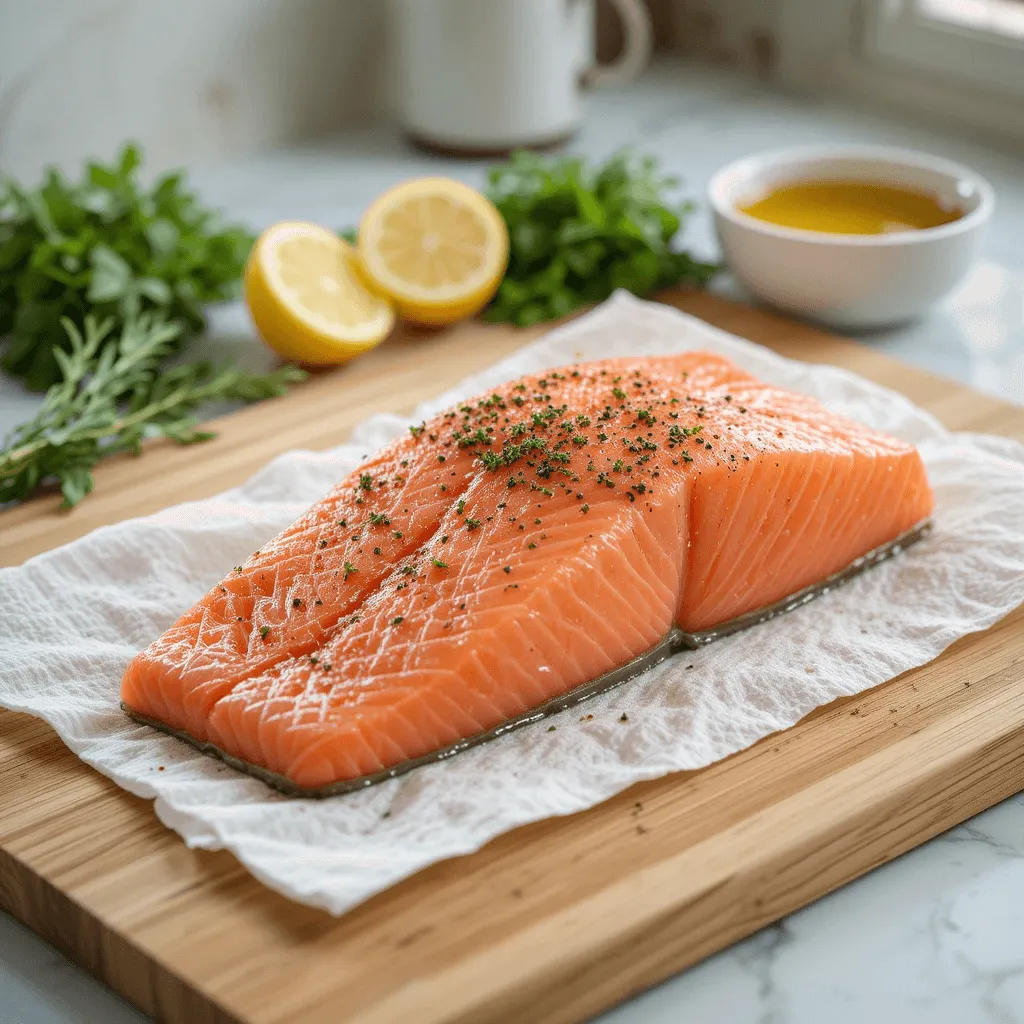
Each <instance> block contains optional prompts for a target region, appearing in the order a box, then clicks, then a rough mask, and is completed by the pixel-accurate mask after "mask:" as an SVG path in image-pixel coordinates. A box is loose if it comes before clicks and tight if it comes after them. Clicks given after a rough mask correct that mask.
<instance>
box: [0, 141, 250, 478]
mask: <svg viewBox="0 0 1024 1024" xmlns="http://www.w3.org/2000/svg"><path fill="white" fill-rule="evenodd" d="M140 163H141V156H140V153H139V150H138V149H137V148H136V147H135V146H132V145H128V146H125V148H124V149H123V150H122V152H121V154H120V156H119V157H118V158H117V159H116V160H115V161H114V163H112V164H111V165H109V166H104V165H102V164H95V163H94V164H89V165H87V167H86V168H85V172H84V174H83V175H82V178H81V180H80V181H79V182H77V183H74V182H70V181H67V180H66V179H65V178H64V177H63V175H61V174H60V172H58V171H57V170H55V169H50V170H49V171H47V172H46V174H45V175H44V177H43V181H42V183H41V184H40V185H38V186H37V187H36V188H35V189H29V188H26V187H24V186H22V185H20V184H18V183H17V182H15V181H13V180H10V179H4V178H2V177H0V339H4V338H6V339H7V347H6V351H5V352H4V356H3V361H2V365H3V368H4V370H6V371H7V372H8V373H10V374H13V375H14V376H17V377H20V378H22V379H23V380H24V381H25V383H26V385H27V386H28V387H29V388H31V389H33V390H37V391H45V390H46V389H47V388H48V387H51V386H52V385H54V384H56V383H57V382H58V381H59V380H60V379H61V367H60V363H59V362H58V360H57V358H56V356H55V355H54V350H55V349H59V350H62V351H65V352H67V351H69V343H68V336H67V334H66V333H65V331H64V330H63V328H62V327H61V318H62V317H65V316H66V317H68V318H69V319H70V320H71V321H72V322H73V323H74V324H76V325H77V326H78V327H79V328H82V327H83V326H84V324H85V317H86V315H87V314H89V313H92V314H93V315H95V316H97V317H98V318H100V319H103V318H106V317H108V316H112V317H114V321H115V323H114V326H115V328H118V329H119V328H120V327H122V326H123V325H124V323H125V322H126V321H127V320H129V319H133V318H135V317H137V316H138V315H139V314H140V313H145V312H155V313H160V314H163V315H164V316H165V317H166V319H167V320H168V321H172V320H173V321H177V322H179V323H180V325H181V330H180V331H179V334H178V336H177V338H176V340H175V341H174V345H173V346H172V347H173V348H175V349H177V348H180V346H181V344H182V343H183V342H184V340H185V338H186V337H187V336H189V335H191V334H193V333H195V332H196V331H198V330H200V329H201V328H202V327H203V326H204V319H203V306H204V305H205V304H206V303H210V302H217V301H220V300H223V299H227V298H231V297H233V296H234V295H235V294H236V293H237V290H238V282H239V279H240V277H241V273H242V268H243V267H244V265H245V259H246V256H247V255H248V252H249V249H250V247H251V245H252V241H253V238H252V235H251V234H250V233H249V232H248V231H247V230H245V229H244V228H242V227H238V226H231V225H224V224H222V223H221V222H220V220H219V218H218V217H217V216H216V215H215V214H214V213H213V212H212V211H210V210H208V209H206V208H204V207H203V206H202V205H201V204H200V203H199V201H198V199H197V197H196V196H195V195H194V194H193V193H192V192H190V191H189V190H188V189H187V188H185V185H184V179H183V177H182V175H181V174H171V175H166V176H165V177H163V178H161V179H160V180H159V181H158V182H157V183H156V185H155V186H154V187H153V188H152V189H148V190H147V189H146V188H145V187H144V186H143V185H141V184H140V182H139V181H138V180H137V177H136V174H137V171H138V168H139V165H140ZM118 333H119V332H118V330H115V331H114V332H113V333H112V334H110V335H109V338H110V339H111V341H110V343H111V344H113V339H115V338H116V337H117V336H118ZM72 491H73V492H74V485H72Z"/></svg>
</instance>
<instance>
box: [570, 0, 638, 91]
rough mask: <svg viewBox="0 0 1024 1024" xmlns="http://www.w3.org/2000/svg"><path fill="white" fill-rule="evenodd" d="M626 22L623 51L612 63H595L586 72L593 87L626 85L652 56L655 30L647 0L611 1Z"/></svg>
mask: <svg viewBox="0 0 1024 1024" xmlns="http://www.w3.org/2000/svg"><path fill="white" fill-rule="evenodd" d="M609 2H610V3H611V5H612V7H613V8H614V9H615V13H616V14H618V16H619V18H620V19H621V21H622V34H623V38H624V40H625V42H624V44H623V47H622V53H620V54H619V56H618V57H616V58H615V60H614V61H612V62H611V63H610V64H595V65H594V66H593V67H592V68H588V69H587V71H585V72H584V74H583V83H584V84H585V85H589V86H597V87H599V88H600V87H601V86H605V85H622V84H624V83H626V82H630V81H632V80H633V79H634V78H636V76H637V75H639V74H640V72H641V71H643V69H644V68H645V67H647V62H648V61H649V60H650V59H651V49H652V47H653V45H654V38H653V37H654V31H653V29H652V27H651V15H650V13H649V12H648V10H647V5H646V4H645V3H644V0H609Z"/></svg>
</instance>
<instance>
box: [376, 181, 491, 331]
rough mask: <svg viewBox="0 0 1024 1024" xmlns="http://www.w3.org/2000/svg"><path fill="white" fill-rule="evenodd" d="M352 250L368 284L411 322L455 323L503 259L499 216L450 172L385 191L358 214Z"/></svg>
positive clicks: (482, 300)
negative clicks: (356, 246)
mask: <svg viewBox="0 0 1024 1024" xmlns="http://www.w3.org/2000/svg"><path fill="white" fill-rule="evenodd" d="M359 255H360V257H361V260H362V267H363V270H364V272H365V274H366V275H367V277H368V278H369V280H370V282H371V283H372V284H373V285H374V286H375V287H377V288H379V289H380V290H381V291H382V292H383V293H384V294H385V295H387V296H389V297H390V298H391V299H392V300H393V301H394V303H395V305H396V306H397V307H398V311H399V313H400V314H401V315H402V316H403V317H404V318H405V319H407V320H411V321H412V322H414V323H420V324H428V325H441V324H450V323H454V322H455V321H456V320H461V319H463V318H464V317H467V316H472V314H474V313H476V312H478V311H479V310H480V309H482V308H483V307H484V306H485V305H486V304H487V302H488V301H489V300H490V299H491V297H492V296H493V295H494V293H495V291H497V288H498V285H499V283H500V282H501V278H502V275H503V274H504V273H505V267H506V266H507V264H508V231H507V230H506V228H505V222H504V220H502V217H501V214H500V213H499V212H498V211H497V209H496V208H495V207H494V205H493V204H492V203H491V202H490V200H488V199H487V198H486V197H484V196H483V195H481V194H480V193H479V192H477V191H476V190H475V189H472V188H470V187H469V186H468V185H463V184H462V182H459V181H453V180H452V179H451V178H416V179H414V180H412V181H407V182H404V183H403V184H401V185H397V186H396V187H395V188H392V189H389V190H388V191H387V192H385V193H384V194H383V195H382V196H380V198H378V199H377V200H376V201H375V202H374V203H373V204H372V205H371V206H370V208H369V209H368V210H367V211H366V213H365V214H364V215H363V219H362V221H361V222H360V224H359Z"/></svg>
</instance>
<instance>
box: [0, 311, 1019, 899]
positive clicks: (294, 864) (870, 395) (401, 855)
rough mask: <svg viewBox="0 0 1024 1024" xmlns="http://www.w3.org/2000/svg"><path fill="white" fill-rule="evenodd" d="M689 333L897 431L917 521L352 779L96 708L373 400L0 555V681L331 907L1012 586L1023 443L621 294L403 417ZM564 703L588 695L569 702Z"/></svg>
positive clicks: (382, 433)
mask: <svg viewBox="0 0 1024 1024" xmlns="http://www.w3.org/2000/svg"><path fill="white" fill-rule="evenodd" d="M689 348H706V349H711V350H713V351H716V352H720V353H723V354H724V355H727V356H729V357H730V358H732V359H734V360H735V361H736V362H737V363H739V364H740V365H742V366H743V367H745V368H746V369H747V370H749V371H750V372H752V373H753V374H755V375H756V376H758V377H761V378H762V379H764V380H768V381H772V382H774V383H777V384H781V385H784V386H786V387H790V388H793V389H796V390H799V391H804V392H808V393H810V394H813V395H816V396H817V397H818V398H820V399H821V400H822V401H823V402H824V403H825V404H826V405H827V406H829V407H830V408H832V409H834V410H836V411H838V412H841V413H845V414H846V415H848V416H851V417H853V418H855V419H858V420H861V421H863V422H864V423H867V424H869V425H870V426H872V427H877V428H880V429H882V430H886V431H889V432H890V433H893V434H896V435H898V436H899V437H902V438H904V439H906V440H908V441H912V442H913V443H915V444H917V445H918V446H919V447H920V450H921V453H922V455H923V456H924V459H925V462H926V464H927V467H928V474H929V478H930V480H931V483H932V486H933V487H934V488H935V493H936V497H937V501H938V506H937V512H936V516H935V520H936V529H935V531H934V533H933V534H932V535H931V536H930V537H929V538H928V539H926V540H925V541H923V542H922V543H920V544H918V545H916V546H914V547H913V548H911V549H910V550H909V551H907V552H906V553H905V554H903V555H901V556H900V557H898V558H896V559H894V560H892V561H890V562H887V563H886V564H884V565H882V566H880V567H878V568H875V569H872V570H871V571H870V572H869V573H867V574H866V575H864V576H862V577H860V578H858V579H856V580H855V581H853V582H852V583H850V584H849V585H847V586H845V587H842V588H840V589H839V590H837V591H835V592H833V593H831V594H829V595H828V596H826V597H824V598H820V599H818V600H816V601H814V602H812V603H811V604H809V605H807V606H806V607H804V608H803V609H801V610H799V611H797V612H794V613H792V614H789V615H785V616H782V617H781V618H778V619H775V620H774V621H772V622H769V623H766V624H764V625H761V626H758V627H756V628H754V629H751V630H748V631H746V632H745V633H741V634H739V635H737V636H734V637H731V638H729V639H726V640H722V641H719V642H717V643H715V644H712V645H711V646H709V647H706V648H704V649H702V650H700V651H698V652H694V653H684V654H682V655H680V656H678V657H676V658H674V659H672V660H670V661H668V662H666V663H664V664H663V665H661V666H659V667H658V668H656V669H654V670H652V671H651V672H649V673H647V674H646V675H645V676H643V677H641V678H640V679H637V680H635V681H633V682H631V683H629V684H627V685H625V686H623V687H621V688H619V689H618V690H616V691H613V692H612V693H609V694H606V695H604V696H603V697H599V698H597V699H595V700H593V701H591V702H589V703H588V704H587V705H586V706H585V709H583V710H570V711H567V712H564V713H563V714H561V715H560V716H558V717H557V718H555V719H551V720H549V721H545V722H544V723H542V724H541V725H539V726H532V727H528V728H526V729H523V730H521V731H519V732H516V733H514V734H511V735H509V736H506V737H503V738H501V739H498V740H495V741H493V742H490V743H488V744H485V745H484V746H481V747H477V748H475V749H473V750H470V751H468V752H466V753H463V754H460V755H459V756H458V757H455V758H452V759H451V760H449V761H447V762H444V763H442V764H437V765H432V766H429V767H426V768H421V769H418V770H417V771H414V772H412V773H411V774H409V775H406V776H404V777H402V778H400V779H395V780H392V781H390V782H387V783H384V784H382V785H379V786H376V787H374V788H372V789H370V790H367V791H365V792H362V793H357V794H351V795H348V796H341V797H336V798H333V799H329V800H324V801H314V800H295V799H289V798H287V797H283V796H281V795H279V794H277V793H275V792H273V791H272V790H270V789H268V788H267V787H266V786H264V785H263V784H262V783H260V782H257V781H256V780H254V779H251V778H248V777H247V776H244V775H240V774H238V773H236V772H235V771H233V770H232V769H230V768H227V767H225V766H224V765H222V764H221V763H219V762H218V761H215V760H212V759H210V758H208V757H204V756H202V755H200V754H197V753H196V752H195V751H193V750H192V749H191V748H190V747H188V746H186V745H185V744H184V743H181V742H179V741H177V740H175V739H172V738H170V737H167V736H164V735H161V734H159V733H157V732H155V731H153V730H151V729H148V728H145V727H140V726H137V725H134V724H133V723H132V722H130V721H129V720H128V719H127V718H125V717H124V715H123V714H122V713H121V711H120V710H119V707H118V693H119V685H120V680H121V675H122V672H123V671H124V667H125V665H126V664H127V663H128V661H129V660H130V659H131V657H132V656H133V655H134V654H135V653H136V652H137V651H139V650H140V649H141V648H142V647H144V646H145V645H146V644H148V643H149V642H150V641H151V640H153V639H154V638H155V637H156V636H157V635H158V634H159V633H160V632H161V631H162V630H164V629H166V628H167V627H168V626H169V625H170V624H171V622H172V621H173V620H174V619H175V618H176V617H177V616H178V615H179V614H181V612H182V611H184V610H185V609H186V608H187V607H189V606H190V605H191V604H192V603H193V602H194V601H195V600H196V599H198V598H199V597H200V596H201V595H202V594H203V593H204V592H205V591H206V590H207V589H208V588H209V587H210V586H211V585H213V584H214V583H215V582H216V581H217V580H218V579H220V577H221V576H222V575H223V573H224V571H225V569H226V568H229V567H230V566H232V565H235V564H237V563H239V562H241V561H242V560H243V559H244V558H245V557H246V556H247V555H248V554H249V553H250V552H251V551H253V550H255V549H256V548H258V547H260V546H261V545H262V544H263V543H264V542H265V541H266V540H267V539H268V538H270V537H271V536H273V535H274V534H275V533H277V532H278V531H279V530H281V529H282V528H283V527H285V526H286V525H288V523H290V522H291V521H292V520H293V519H294V518H295V517H296V516H297V515H298V514H299V513H300V512H302V511H303V509H305V508H306V506H308V505H309V504H310V503H311V502H313V501H315V500H316V499H317V498H319V497H320V496H321V495H323V494H324V493H325V492H326V491H327V490H328V489H329V488H330V487H331V486H332V485H333V484H334V483H335V482H336V481H337V480H338V479H340V478H341V477H342V476H343V475H344V474H346V473H347V472H349V471H350V470H351V469H352V468H353V467H354V466H355V465H356V464H357V463H358V462H359V461H360V459H361V458H362V457H363V456H365V455H366V454H368V453H369V452H370V451H372V450H373V449H375V448H377V447H379V446H380V445H383V444H384V443H386V442H387V441H389V440H390V439H391V438H393V437H395V436H396V435H397V434H400V433H402V432H403V431H404V430H405V429H406V425H407V423H408V422H410V421H406V420H401V419H399V418H397V417H394V416H375V417H373V418H372V419H370V420H368V421H367V422H365V423H363V424H362V425H361V426H360V427H359V428H358V429H357V430H356V432H355V434H354V436H353V440H352V443H350V444H347V445H344V446H342V447H341V448H338V449H335V450H334V451H331V452H327V453H323V454H314V453H310V452H291V453H289V454H287V455H282V456H281V457H279V458H277V459H275V460H274V461H273V462H271V463H270V464H269V465H268V466H266V467H265V468H264V469H263V470H261V471H260V472H259V473H257V474H256V475H255V476H254V477H253V478H252V479H250V480H249V481H248V482H247V483H246V484H244V485H243V486H241V487H238V488H236V489H234V490H231V491H228V492H226V493H224V494H222V495H220V496H219V497H216V498H211V499H209V500H207V501H197V502H191V503H188V504H184V505H179V506H176V507H174V508H170V509H167V510H166V511H164V512H161V513H159V514H157V515H154V516H149V517H146V518H144V519H136V520H132V521H129V522H125V523H119V524H117V525H116V526H110V527H105V528H103V529H100V530H97V531H95V532H94V533H91V534H89V535H88V536H87V537H84V538H82V539H81V540H78V541H75V542H74V543H72V544H69V545H67V546H66V547H63V548H59V549H57V550H55V551H51V552H49V553H47V554H44V555H40V556H39V557H37V558H34V559H31V560H30V561H29V562H27V563H26V564H25V565H23V566H20V567H18V568H12V569H5V570H2V571H0V704H2V705H3V706H5V707H7V708H11V709H13V710H16V711H25V712H28V713H30V714H33V715H38V716H40V717H42V718H44V719H45V720H46V721H47V722H49V723H50V724H51V725H52V726H53V727H54V728H55V729H56V730H57V732H58V733H59V735H60V736H61V738H62V739H63V740H64V742H65V743H67V745H68V746H69V747H70V748H71V749H72V750H73V751H75V753H76V754H78V755H79V756H80V757H81V758H82V759H83V760H84V761H86V762H87V763H88V764H90V765H92V766H93V767H95V768H96V769H98V770H99V771H101V772H103V773H104V774H105V775H108V776H109V777H110V778H112V779H113V780H115V781H116V782H117V783H118V784H119V785H121V786H123V787H124V788H126V789H128V790H130V791H131V792H133V793H135V794H137V795H139V796H142V797H148V798H153V799H154V800H155V805H154V806H155V809H156V813H157V814H158V815H159V816H160V818H161V820H162V821H163V822H165V823H166V824H167V825H168V826H169V827H171V828H173V829H175V830H176V831H177V832H179V833H180V834H181V836H182V837H183V838H184V840H185V841H186V842H187V843H188V844H189V845H190V846H195V847H202V848H206V849H219V848H227V849H229V850H231V851H232V852H233V853H234V854H235V855H236V856H237V857H238V858H239V860H241V861H242V863H244V864H245V865H246V867H247V868H248V869H249V870H250V871H251V872H252V873H253V874H254V875H255V876H256V877H257V878H259V879H260V880H261V881H263V882H264V883H265V884H267V885H268V886H270V887H271V888H273V889H276V890H278V891H279V892H281V893H284V894H285V895H287V896H289V897H291V898H293V899H295V900H299V901H302V902H304V903H310V904H314V905H316V906H320V907H323V908H325V909H326V910H328V911H330V912H331V913H334V914H339V913H342V912H344V911H345V910H348V909H349V908H351V907H352V906H354V905H355V904H357V903H359V902H361V901H362V900H365V899H367V898H368V897H369V896H371V895H373V894H374V893H377V892H379V891H380V890H382V889H384V888H386V887H387V886H390V885H392V884H394V883H395V882H397V881H398V880H399V879H402V878H404V877H406V876H408V875H410V874H412V873H413V872H415V871H418V870H419V869H420V868H423V867H425V866H426V865H428V864H431V863H433V862H435V861H439V860H442V859H445V858H448V857H454V856H457V855H459V854H464V853H468V852H470V851H472V850H475V849H477V848H478V847H480V846H482V845H483V844H484V843H485V842H487V841H488V840H489V839H491V838H493V837H494V836H496V835H498V834H500V833H502V832H505V831H506V830H508V829H511V828H514V827H515V826H517V825H522V824H524V823H525V822H529V821H534V820H536V819H539V818H545V817H548V816H551V815H560V814H569V813H572V812H574V811H579V810H581V809H583V808H586V807H589V806H592V805H593V804H596V803H598V802H600V801H602V800H605V799H607V798H608V797H610V796H611V795H613V794H614V793H616V792H618V791H620V790H622V789H624V788H626V787H627V786H629V785H631V784H632V783H634V782H637V781H639V780H641V779H649V778H653V777H656V776H659V775H663V774H666V773H668V772H672V771H677V770H679V769H692V768H699V767H701V766H702V765H707V764H709V763H711V762H713V761H717V760H719V759H720V758H723V757H725V756H727V755H728V754H732V753H734V752H735V751H737V750H740V749H742V748H744V747H746V746H748V745H750V744H751V743H753V742H755V741H756V740H758V739H760V738H761V737H763V736H766V735H768V734H769V733H771V732H774V731H776V730H778V729H785V728H787V727H788V726H791V725H793V724H794V723H796V722H797V721H799V719H800V718H802V717H803V716H804V715H806V714H807V713H808V712H809V711H811V710H812V709H813V708H815V707H817V706H818V705H820V704H824V703H826V702H828V701H831V700H833V699H835V698H837V697H840V696H847V695H850V694H854V693H856V692H858V691H860V690H864V689H867V688H869V687H872V686H875V685H877V684H878V683H881V682H883V681H884V680H886V679H888V678H891V677H892V676H894V675H896V674H898V673H900V672H903V671H905V670H906V669H908V668H911V667H913V666H915V665H921V664H923V663H925V662H927V661H929V660H930V659H932V658H934V657H935V656H936V655H937V654H938V653H939V652H940V651H942V650H943V648H945V647H946V646H948V645H949V644H950V643H952V642H953V641H954V640H956V639H957V638H958V637H960V636H963V635H964V634H966V633H970V632H973V631H975V630H980V629H984V628H985V627H987V626H989V625H991V624H992V623H994V622H995V621H996V620H997V619H999V618H1000V617H1002V616H1003V615H1004V614H1006V613H1007V612H1009V611H1010V610H1011V609H1012V608H1014V607H1015V606H1016V605H1018V604H1019V603H1020V602H1021V601H1024V448H1022V447H1021V446H1020V445H1018V444H1016V443H1014V442H1011V441H1009V440H1006V439H1003V438H997V437H985V436H979V435H968V434H951V433H949V432H947V431H946V430H944V429H943V428H942V427H941V426H940V425H939V424H938V423H937V422H936V420H934V419H933V418H932V417H931V416H930V415H929V414H928V413H926V412H924V411H922V410H921V409H918V408H917V407H915V406H914V405H913V404H912V403H911V402H909V401H908V400H907V399H906V398H904V397H903V396H901V395H899V394H897V393H895V392H892V391H889V390H886V389H885V388H881V387H879V386H877V385H875V384H872V383H869V382H868V381H866V380H863V379H861V378H859V377H857V376H855V375H853V374H850V373H847V372H845V371H843V370H838V369H834V368H829V367H817V366H810V365H807V364H804V363H798V362H793V361H790V360H786V359H783V358H781V357H779V356H777V355H774V354H773V353H771V352H769V351H767V350H765V349H762V348H760V347H758V346H756V345H752V344H750V343H749V342H746V341H742V340H740V339H738V338H735V337H733V336H731V335H728V334H725V333H723V332H721V331H717V330H715V329H713V328H711V327H708V326H707V325H706V324H704V323H702V322H700V321H698V320H695V319H692V318H690V317H687V316H685V315H683V314H681V313H678V312H676V311H675V310H671V309H669V308H667V307H664V306H660V305H656V304H652V303H646V302H641V301H639V300H637V299H634V298H632V297H630V296H627V295H624V294H619V295H617V296H615V297H614V298H612V299H611V300H610V301H608V302H607V303H605V304H604V305H603V306H601V307H599V308H598V309H597V310H595V311H594V312H592V313H590V314H589V315H587V316H585V317H583V318H581V319H580V320H577V321H576V322H574V323H572V324H570V325H569V326H567V327H563V328H561V329H559V330H556V331H553V332H552V333H550V334H548V335H546V336H545V337H543V338H541V339H540V340H538V341H537V342H535V343H534V344H532V345H530V346H529V347H527V348H526V349H524V350H522V351H520V352H519V353H517V354H515V355H513V356H511V357H510V358H508V359H505V360H504V361H502V362H501V363H499V364H497V365H496V366H493V367H491V368H490V369H488V370H486V371H484V372H483V373H480V374H478V375H476V376H475V377H471V378H469V379H468V380H465V381H463V382H462V384H460V385H459V386H458V387H457V388H455V389H454V390H452V391H451V392H449V393H448V394H446V395H443V396H441V397H439V398H438V399H437V400H435V401H432V402H430V403H428V404H427V405H426V406H425V407H423V408H421V409H419V410H417V412H416V413H415V415H414V416H413V417H412V420H411V422H415V421H418V420H420V419H422V418H423V417H424V416H425V415H428V414H430V413H433V412H435V411H438V410H440V409H442V408H444V407H445V406H447V405H449V404H451V403H452V402H454V401H456V400H457V399H462V398H465V397H468V396H470V395H472V394H474V393H476V392H478V391H480V390H483V389H485V388H487V387H490V386H492V385H494V384H497V383H499V382H501V381H504V380H507V379H509V378H512V377H516V376H519V375H520V374H523V373H527V372H530V371H534V370H539V369H543V368H545V367H550V366H557V365H561V364H563V363H567V362H573V361H576V360H583V359H599V358H602V357H607V356H619V355H635V354H640V353H648V354H655V353H668V352H679V351H682V350H684V349H689ZM809 354H813V353H809ZM623 712H626V713H627V714H628V722H625V723H624V722H622V721H620V716H621V714H622V713H623ZM582 714H592V715H593V716H594V717H593V719H592V720H588V721H585V722H581V721H580V717H581V715H582ZM552 722H553V723H554V724H556V725H557V730H556V731H554V732H549V731H548V728H547V727H548V725H549V724H550V723H552Z"/></svg>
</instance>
